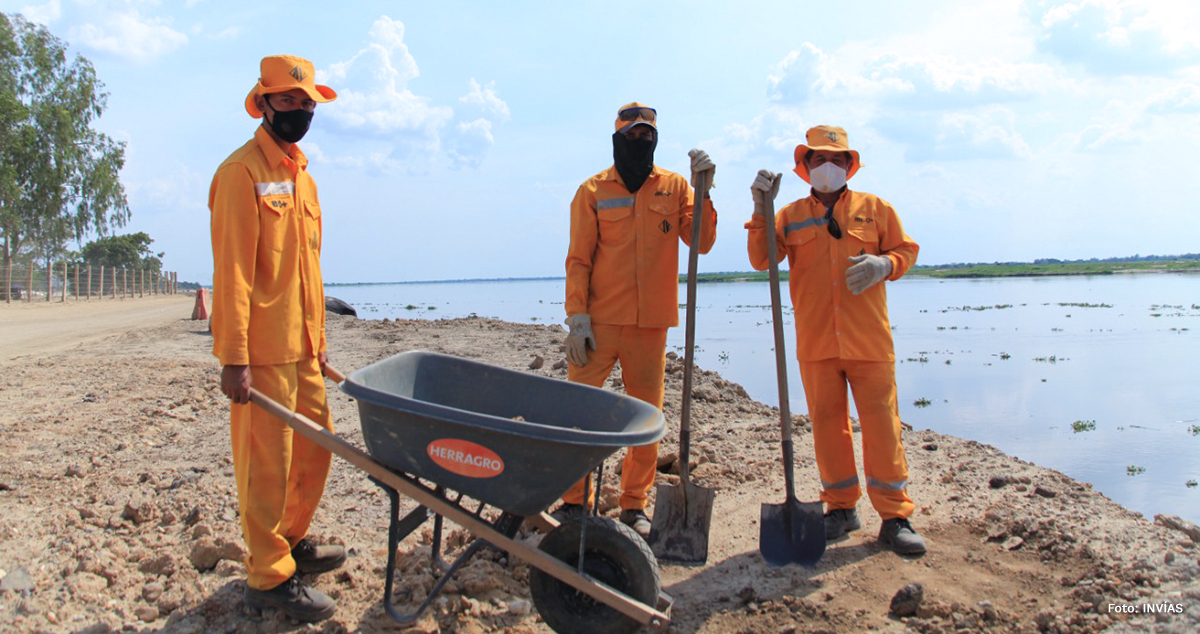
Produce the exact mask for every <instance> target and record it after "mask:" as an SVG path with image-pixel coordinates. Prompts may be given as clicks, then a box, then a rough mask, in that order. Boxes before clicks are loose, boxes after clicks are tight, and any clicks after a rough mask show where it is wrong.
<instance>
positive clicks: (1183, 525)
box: [1154, 514, 1200, 544]
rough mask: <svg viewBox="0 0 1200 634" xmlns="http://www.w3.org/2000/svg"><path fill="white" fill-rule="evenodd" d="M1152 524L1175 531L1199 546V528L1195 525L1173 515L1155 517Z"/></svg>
mask: <svg viewBox="0 0 1200 634" xmlns="http://www.w3.org/2000/svg"><path fill="white" fill-rule="evenodd" d="M1154 523H1155V524H1159V525H1161V526H1166V527H1167V528H1170V529H1172V530H1177V531H1179V532H1181V533H1183V534H1184V535H1187V536H1188V537H1190V538H1192V541H1193V542H1196V543H1197V544H1200V527H1197V526H1196V525H1195V524H1193V523H1191V522H1189V521H1187V520H1185V519H1183V518H1181V517H1178V516H1175V515H1161V514H1160V515H1155V516H1154Z"/></svg>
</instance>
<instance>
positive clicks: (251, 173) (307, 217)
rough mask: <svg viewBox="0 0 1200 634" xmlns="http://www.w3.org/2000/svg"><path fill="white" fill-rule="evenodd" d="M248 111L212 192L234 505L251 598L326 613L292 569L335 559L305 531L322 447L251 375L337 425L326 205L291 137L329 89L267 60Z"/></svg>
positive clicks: (323, 471) (281, 61) (323, 566)
mask: <svg viewBox="0 0 1200 634" xmlns="http://www.w3.org/2000/svg"><path fill="white" fill-rule="evenodd" d="M260 71H261V72H260V75H259V80H258V83H257V84H255V86H254V88H253V89H252V90H251V91H250V94H249V95H247V97H246V112H248V113H249V114H250V116H251V117H254V118H256V119H258V118H261V119H262V125H260V126H259V127H258V129H257V130H256V131H255V133H254V138H253V139H251V140H250V141H249V142H248V143H246V144H245V145H243V146H242V147H241V148H239V149H238V150H237V151H235V152H234V153H233V154H231V155H230V156H229V158H227V159H225V162H224V163H222V164H221V166H220V167H219V168H218V169H217V173H216V175H215V176H214V177H213V181H212V186H211V188H210V190H209V195H208V206H209V209H210V210H211V212H212V246H213V269H214V270H213V312H212V332H213V354H215V355H216V356H217V358H218V359H220V362H221V365H222V366H223V367H222V370H221V389H222V391H223V392H224V393H225V394H226V395H227V396H229V397H230V398H231V399H232V401H233V404H232V406H231V426H230V431H231V436H232V441H233V466H234V472H235V475H236V480H237V488H238V509H239V511H240V514H241V522H242V532H243V534H244V536H245V539H246V545H247V547H248V550H249V555H248V556H247V557H246V569H247V573H248V578H247V580H246V586H247V587H246V597H245V598H246V603H247V604H248V605H251V606H254V607H258V608H264V607H271V608H277V609H281V610H283V611H284V612H285V613H287V614H288V615H289V616H292V617H294V618H296V619H299V620H304V621H319V620H321V619H324V618H327V617H329V616H330V615H332V614H333V611H334V608H335V607H336V606H335V603H334V601H333V599H331V598H330V597H328V596H326V595H325V594H324V593H322V592H320V591H319V590H316V589H315V588H312V587H309V586H307V585H305V584H304V583H303V582H302V581H301V580H300V577H299V575H300V574H301V573H314V572H322V571H326V570H332V569H334V568H336V567H338V566H340V565H341V564H342V562H344V561H345V558H346V554H345V552H344V549H343V548H342V547H341V546H318V545H315V544H314V543H313V542H312V541H311V540H309V539H306V535H307V534H308V528H309V523H310V522H311V521H312V517H313V513H314V512H315V511H316V508H317V503H318V502H320V500H321V494H322V493H323V491H324V489H325V480H326V477H327V476H328V475H329V464H330V454H329V452H328V451H326V450H324V449H321V448H320V447H318V446H317V445H316V444H314V443H312V442H310V441H309V440H307V439H305V438H304V437H302V436H299V435H294V434H293V433H292V430H291V428H290V427H288V426H287V425H286V424H284V423H283V422H282V421H280V420H279V419H277V418H275V417H274V416H272V415H271V414H269V413H267V412H266V411H264V410H263V409H261V408H258V407H254V406H251V405H250V404H249V391H250V388H251V386H253V387H254V388H256V389H258V390H259V391H260V392H262V393H263V394H265V395H266V396H268V397H270V398H272V399H274V400H275V401H277V402H279V403H281V404H283V406H284V407H287V408H288V409H290V410H293V411H296V412H298V413H300V414H303V415H304V416H307V417H308V418H310V419H312V420H313V421H316V422H318V423H319V424H321V425H323V426H324V427H325V428H326V429H329V430H332V429H333V427H332V425H331V424H330V418H329V407H328V405H327V403H326V400H325V383H324V381H323V379H322V378H321V368H322V366H324V365H325V363H326V361H327V356H326V351H325V299H324V289H323V286H322V282H321V264H320V257H321V224H322V218H321V205H320V203H319V202H318V199H317V186H316V183H315V182H314V181H313V178H312V176H310V175H309V173H308V170H307V167H308V159H306V158H305V156H304V153H303V152H301V151H300V148H298V147H296V145H295V143H296V142H297V141H299V140H300V139H301V138H302V137H303V136H304V134H305V132H307V131H308V126H309V123H310V122H311V121H312V118H313V112H314V111H315V110H316V107H317V104H318V103H325V102H329V101H333V100H334V99H335V98H336V97H337V93H335V92H334V91H333V90H332V89H331V88H329V87H328V86H320V85H317V84H316V83H315V81H314V72H313V65H312V62H309V61H308V60H306V59H301V58H299V57H292V56H290V55H275V56H271V57H266V58H264V59H263V60H262V63H261V67H260Z"/></svg>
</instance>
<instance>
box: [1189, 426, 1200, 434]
mask: <svg viewBox="0 0 1200 634" xmlns="http://www.w3.org/2000/svg"><path fill="white" fill-rule="evenodd" d="M1188 433H1190V434H1191V435H1193V436H1200V425H1192V426H1191V427H1188Z"/></svg>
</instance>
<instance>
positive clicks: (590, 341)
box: [563, 313, 596, 368]
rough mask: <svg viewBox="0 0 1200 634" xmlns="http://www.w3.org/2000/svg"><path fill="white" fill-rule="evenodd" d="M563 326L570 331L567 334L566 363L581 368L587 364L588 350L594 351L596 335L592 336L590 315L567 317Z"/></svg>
mask: <svg viewBox="0 0 1200 634" xmlns="http://www.w3.org/2000/svg"><path fill="white" fill-rule="evenodd" d="M563 323H564V324H566V325H567V327H568V328H570V329H571V332H569V333H567V361H569V362H570V363H571V365H576V366H579V367H581V368H582V367H583V366H585V365H587V364H588V353H587V351H588V348H591V349H592V350H595V349H596V335H593V334H592V318H591V316H590V315H585V314H582V313H580V314H578V315H571V316H570V317H567V318H566V319H565V320H564V321H563Z"/></svg>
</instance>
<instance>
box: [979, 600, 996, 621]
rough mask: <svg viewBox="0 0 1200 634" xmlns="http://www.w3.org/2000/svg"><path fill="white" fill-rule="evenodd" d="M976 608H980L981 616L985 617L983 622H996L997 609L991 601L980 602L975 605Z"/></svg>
mask: <svg viewBox="0 0 1200 634" xmlns="http://www.w3.org/2000/svg"><path fill="white" fill-rule="evenodd" d="M975 607H977V608H979V614H980V616H982V617H983V620H985V621H995V620H996V607H995V606H993V605H992V602H991V601H980V602H979V603H976V604H975Z"/></svg>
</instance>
